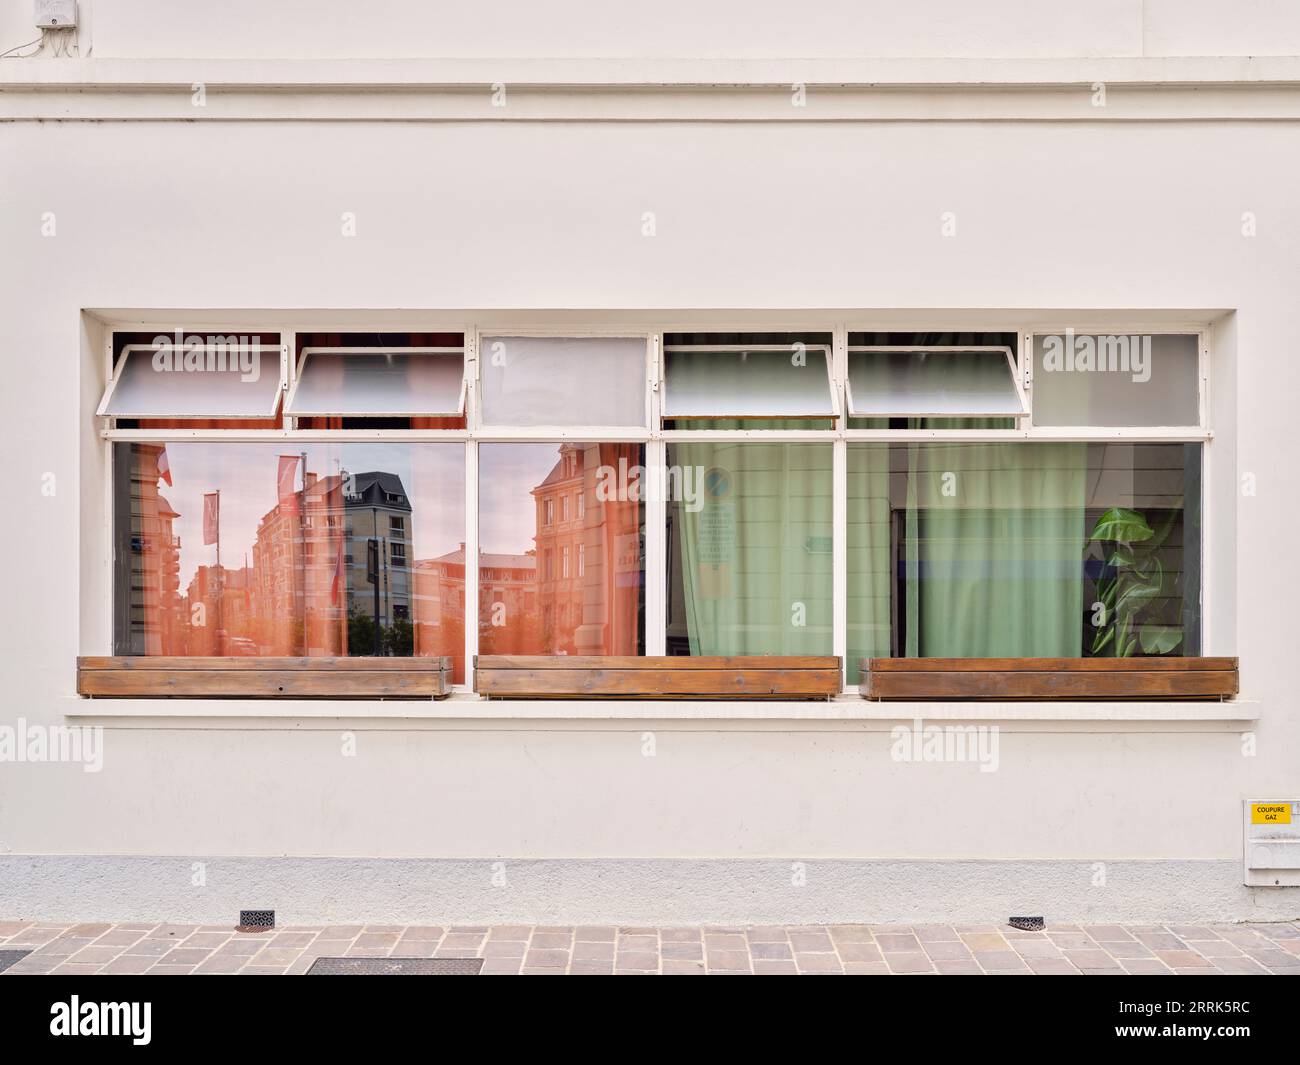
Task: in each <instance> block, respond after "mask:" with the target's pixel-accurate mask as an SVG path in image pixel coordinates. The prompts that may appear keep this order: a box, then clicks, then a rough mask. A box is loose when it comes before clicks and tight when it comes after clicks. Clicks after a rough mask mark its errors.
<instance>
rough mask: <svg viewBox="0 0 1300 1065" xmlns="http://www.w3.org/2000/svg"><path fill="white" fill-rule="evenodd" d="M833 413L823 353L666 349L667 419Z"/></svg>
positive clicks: (818, 415)
mask: <svg viewBox="0 0 1300 1065" xmlns="http://www.w3.org/2000/svg"><path fill="white" fill-rule="evenodd" d="M834 413H835V406H834V403H833V402H832V399H831V384H830V374H829V373H828V371H827V366H826V353H825V352H822V351H819V350H816V349H814V350H807V349H799V350H795V351H792V350H788V349H787V350H784V351H744V350H741V351H730V352H729V351H671V350H669V351H667V352H665V384H664V417H666V418H770V417H828V416H832V415H834Z"/></svg>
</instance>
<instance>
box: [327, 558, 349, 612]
mask: <svg viewBox="0 0 1300 1065" xmlns="http://www.w3.org/2000/svg"><path fill="white" fill-rule="evenodd" d="M346 547H347V543H346V542H344V543H341V544H339V560H338V561H337V562H335V563H334V579H333V580H332V581H330V606H338V605H339V596H340V595H342V594H343V585H344V583H345V582H346V580H347V574H346V571H345V570H344V568H343V560H344V556H343V552H344V549H345V548H346Z"/></svg>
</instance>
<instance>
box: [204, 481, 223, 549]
mask: <svg viewBox="0 0 1300 1065" xmlns="http://www.w3.org/2000/svg"><path fill="white" fill-rule="evenodd" d="M220 528H221V493H220V492H204V493H203V543H204V544H205V545H206V544H215V543H218V542H219V541H220V540H221V531H220Z"/></svg>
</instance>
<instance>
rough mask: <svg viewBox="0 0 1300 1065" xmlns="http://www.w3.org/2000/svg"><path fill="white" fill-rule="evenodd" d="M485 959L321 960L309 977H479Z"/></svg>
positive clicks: (309, 972)
mask: <svg viewBox="0 0 1300 1065" xmlns="http://www.w3.org/2000/svg"><path fill="white" fill-rule="evenodd" d="M482 968H483V959H482V958H317V959H316V960H315V961H314V962H312V966H311V968H310V969H308V970H307V975H308V976H477V975H478V973H479V970H480V969H482Z"/></svg>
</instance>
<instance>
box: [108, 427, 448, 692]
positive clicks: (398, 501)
mask: <svg viewBox="0 0 1300 1065" xmlns="http://www.w3.org/2000/svg"><path fill="white" fill-rule="evenodd" d="M114 458H115V485H116V488H115V491H116V500H115V507H114V514H115V518H114V521H115V540H116V549H117V550H116V582H117V596H116V602H117V605H116V610H117V617H116V626H115V644H116V651H117V653H118V654H124V655H186V656H213V655H222V656H227V655H229V656H250V657H281V656H306V657H325V656H343V655H351V656H380V657H406V656H411V655H416V656H421V657H430V656H440V655H450V656H452V657H453V658H454V659H455V679H456V681H457V682H458V683H461V682H463V679H464V645H465V640H464V636H465V629H464V604H463V601H458V600H456V599H455V598H454V597H453V598H452V599H450V600H448V599H446V598H444V595H443V593H444V590H445V589H444V586H443V584H442V583H441V582H440V581H439V580H438V579H437V574H438V572H439V570H440V566H441V560H443V559H445V558H446V557H447V556H448V555H450V554H453V553H454V552H455V550H456V545H457V544H459V543H460V542H461V539H462V538H463V530H464V527H465V521H464V505H465V504H464V447H463V446H462V445H460V444H439V443H412V444H400V443H375V444H369V443H367V444H323V443H308V444H304V445H303V446H302V447H301V448H298V449H295V450H293V451H290V450H289V449H287V448H286V447H285V446H284V445H283V444H238V443H229V444H228V443H206V442H194V441H191V442H170V443H167V444H162V443H149V444H120V445H118V447H117V449H116V452H115V456H114Z"/></svg>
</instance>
